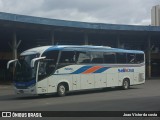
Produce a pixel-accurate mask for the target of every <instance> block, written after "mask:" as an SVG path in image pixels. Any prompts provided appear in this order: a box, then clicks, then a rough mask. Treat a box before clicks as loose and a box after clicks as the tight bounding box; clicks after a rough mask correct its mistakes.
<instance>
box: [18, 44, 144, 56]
mask: <svg viewBox="0 0 160 120" xmlns="http://www.w3.org/2000/svg"><path fill="white" fill-rule="evenodd" d="M51 50H71V51H75V50H81V51H97V52H98V51H99V52H100V51H101V52H102V51H103V52H107V51H109V52H122V53H141V54H144V52H143V51H140V50H126V49H119V48H111V47H108V46H92V45H54V46H42V47H35V48H32V49H29V50H26V51H24V52H22V53H21V55H29V54H35V53H39V54H42V53H43V52H44V51H51Z"/></svg>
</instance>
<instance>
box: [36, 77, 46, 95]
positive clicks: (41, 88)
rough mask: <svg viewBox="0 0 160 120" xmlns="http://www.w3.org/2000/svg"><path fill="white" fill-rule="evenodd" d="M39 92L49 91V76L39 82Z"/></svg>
mask: <svg viewBox="0 0 160 120" xmlns="http://www.w3.org/2000/svg"><path fill="white" fill-rule="evenodd" d="M36 87H37V94H45V93H48V78H46V79H43V80H41V81H38V82H37V85H36Z"/></svg>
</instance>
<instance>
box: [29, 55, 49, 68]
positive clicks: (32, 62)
mask: <svg viewBox="0 0 160 120" xmlns="http://www.w3.org/2000/svg"><path fill="white" fill-rule="evenodd" d="M45 58H46V57H39V58H34V59H32V61H31V68H34V64H35V62H36V61H39V60H43V59H45Z"/></svg>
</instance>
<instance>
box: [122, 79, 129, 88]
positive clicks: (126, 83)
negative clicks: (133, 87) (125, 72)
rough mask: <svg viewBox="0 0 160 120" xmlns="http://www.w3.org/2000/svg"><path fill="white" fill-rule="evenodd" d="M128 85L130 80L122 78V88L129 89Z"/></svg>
mask: <svg viewBox="0 0 160 120" xmlns="http://www.w3.org/2000/svg"><path fill="white" fill-rule="evenodd" d="M129 87H130V82H129V80H128V79H124V80H123V84H122V89H123V90H127V89H129Z"/></svg>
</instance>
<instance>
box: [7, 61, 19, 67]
mask: <svg viewBox="0 0 160 120" xmlns="http://www.w3.org/2000/svg"><path fill="white" fill-rule="evenodd" d="M17 61H18V59H15V60H10V61H8V63H7V69H9V66H10V64H11V63H14V62H17Z"/></svg>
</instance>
